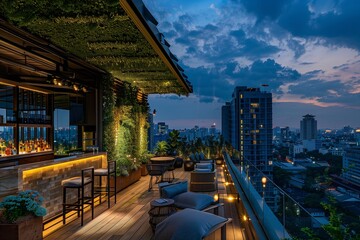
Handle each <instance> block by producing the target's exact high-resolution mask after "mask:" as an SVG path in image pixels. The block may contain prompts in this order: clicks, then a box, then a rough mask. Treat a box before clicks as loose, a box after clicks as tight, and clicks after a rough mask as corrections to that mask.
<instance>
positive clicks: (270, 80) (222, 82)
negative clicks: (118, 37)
mask: <svg viewBox="0 0 360 240" xmlns="http://www.w3.org/2000/svg"><path fill="white" fill-rule="evenodd" d="M144 2H145V5H146V6H147V7H148V8H149V9H150V11H151V12H152V13H153V15H154V16H155V18H156V19H157V20H158V21H159V26H158V28H159V29H160V31H162V32H163V33H164V35H165V38H166V39H167V40H168V42H169V43H170V44H171V45H172V46H171V48H170V49H171V51H172V52H173V53H174V54H175V55H176V56H177V57H178V58H179V59H180V63H181V66H182V67H183V68H184V69H185V73H186V74H187V75H188V77H189V80H190V81H191V82H192V84H193V87H194V93H193V94H191V95H190V96H189V97H178V96H176V95H152V96H149V100H150V106H151V108H155V109H156V110H157V115H156V117H155V119H154V121H155V122H158V121H165V122H166V123H168V124H169V125H170V128H191V127H193V126H194V125H199V126H204V127H209V126H210V125H211V124H212V123H214V122H215V123H216V124H217V126H218V128H220V126H221V106H222V105H223V104H224V103H225V101H229V100H230V99H231V94H232V92H233V89H234V87H235V86H248V87H261V85H262V84H268V85H269V87H266V89H265V88H262V89H263V90H266V91H270V92H272V94H273V119H274V120H273V125H274V126H290V127H292V128H299V125H300V120H301V118H302V116H303V115H305V114H308V113H309V114H313V115H315V116H316V119H317V120H318V128H335V129H339V128H342V127H343V126H345V125H350V126H352V127H360V54H359V53H360V1H358V0H271V1H269V0H144Z"/></svg>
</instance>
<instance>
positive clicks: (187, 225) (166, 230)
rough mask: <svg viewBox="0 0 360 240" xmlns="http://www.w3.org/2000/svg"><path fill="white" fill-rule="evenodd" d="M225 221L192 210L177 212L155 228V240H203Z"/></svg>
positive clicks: (212, 215) (224, 219)
mask: <svg viewBox="0 0 360 240" xmlns="http://www.w3.org/2000/svg"><path fill="white" fill-rule="evenodd" d="M226 221H227V219H226V218H223V217H220V216H217V215H214V214H211V213H207V212H201V211H197V210H193V209H184V210H182V211H179V212H177V213H175V214H173V215H171V216H169V217H168V218H166V219H165V220H164V221H162V222H161V223H159V224H158V225H157V226H156V230H155V239H157V240H180V239H203V238H204V237H206V236H207V235H208V234H209V233H211V232H212V231H213V230H215V229H216V228H217V227H218V226H219V224H222V223H224V222H226Z"/></svg>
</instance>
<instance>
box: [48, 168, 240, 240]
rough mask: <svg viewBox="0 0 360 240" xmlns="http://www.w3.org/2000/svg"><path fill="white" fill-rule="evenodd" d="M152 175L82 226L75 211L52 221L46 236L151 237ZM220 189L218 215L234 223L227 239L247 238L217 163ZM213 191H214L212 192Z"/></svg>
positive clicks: (67, 239)
mask: <svg viewBox="0 0 360 240" xmlns="http://www.w3.org/2000/svg"><path fill="white" fill-rule="evenodd" d="M175 178H176V179H178V180H183V179H189V178H190V172H185V171H183V169H182V168H179V169H176V170H175ZM149 179H150V177H149V176H146V177H142V178H141V179H140V180H139V181H138V182H136V183H135V184H133V185H131V186H130V187H128V188H126V189H124V190H122V191H121V192H120V193H118V194H117V203H116V204H115V205H114V204H113V199H111V200H112V204H111V208H110V209H108V208H107V203H106V202H105V203H103V204H101V205H99V206H97V207H96V208H95V218H94V219H93V220H91V214H90V212H89V211H88V212H86V213H85V215H84V226H83V227H81V226H80V218H77V216H76V214H75V216H73V217H72V218H71V219H69V220H68V222H69V223H67V224H66V225H62V223H61V221H60V220H61V218H59V219H57V221H60V222H59V223H58V224H55V225H54V226H53V227H50V228H49V227H48V226H50V225H52V224H54V222H55V221H56V220H55V221H53V222H52V223H49V224H47V225H45V229H46V230H45V231H44V233H43V235H44V239H45V240H52V239H54V240H55V239H56V240H72V239H76V240H88V239H90V240H92V239H94V240H139V239H141V240H150V239H153V233H152V230H151V227H150V224H149V215H148V211H149V209H150V202H151V201H152V200H153V199H156V198H158V197H159V191H158V187H157V185H156V184H154V185H153V189H152V191H150V192H148V184H149ZM217 180H218V192H219V193H220V202H223V203H224V208H222V209H220V211H219V215H221V216H224V217H230V218H232V219H233V221H232V223H230V224H228V225H227V238H226V239H227V240H241V239H245V237H244V235H243V231H242V227H241V221H240V217H239V216H240V214H239V213H238V207H237V204H236V200H233V201H229V200H227V191H228V188H227V187H226V186H225V177H224V174H223V172H222V169H221V167H219V166H218V167H217ZM209 194H214V193H209ZM47 228H48V229H47ZM206 239H207V240H217V239H220V230H218V231H216V232H215V233H213V234H212V235H210V236H208V237H207V238H206Z"/></svg>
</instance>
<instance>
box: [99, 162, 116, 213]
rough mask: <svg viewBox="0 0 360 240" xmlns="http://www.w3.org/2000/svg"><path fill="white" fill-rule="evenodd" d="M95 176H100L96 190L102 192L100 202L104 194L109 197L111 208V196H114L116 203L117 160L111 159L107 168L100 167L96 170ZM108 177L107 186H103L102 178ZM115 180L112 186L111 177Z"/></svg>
mask: <svg viewBox="0 0 360 240" xmlns="http://www.w3.org/2000/svg"><path fill="white" fill-rule="evenodd" d="M94 176H95V177H98V178H99V186H97V187H96V188H95V192H96V193H99V194H100V197H99V198H100V204H101V197H102V194H104V193H105V194H106V195H107V197H108V208H110V198H111V196H112V195H113V196H114V203H115V204H116V161H109V162H108V167H107V168H98V169H95V170H94ZM103 177H106V186H105V187H103V186H102V178H103ZM111 177H112V178H113V180H114V186H113V187H111V186H110V178H111Z"/></svg>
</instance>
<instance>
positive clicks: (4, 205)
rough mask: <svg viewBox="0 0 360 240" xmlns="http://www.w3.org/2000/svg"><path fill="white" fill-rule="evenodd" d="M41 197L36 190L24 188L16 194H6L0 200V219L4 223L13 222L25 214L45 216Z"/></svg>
mask: <svg viewBox="0 0 360 240" xmlns="http://www.w3.org/2000/svg"><path fill="white" fill-rule="evenodd" d="M42 202H43V198H42V197H41V196H40V194H39V193H38V192H37V191H33V190H26V191H23V192H19V194H18V195H17V196H13V195H10V196H7V197H5V198H4V200H3V201H2V202H0V209H1V213H2V219H0V221H2V222H5V223H14V222H15V221H16V220H18V219H19V218H20V217H24V216H27V215H34V216H45V215H46V209H45V208H44V207H42V206H41V204H42Z"/></svg>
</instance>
